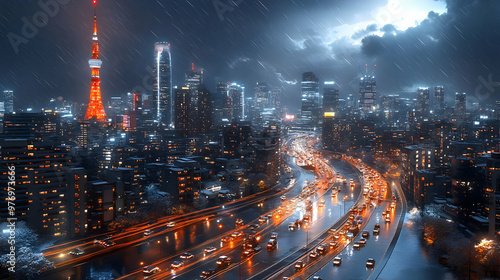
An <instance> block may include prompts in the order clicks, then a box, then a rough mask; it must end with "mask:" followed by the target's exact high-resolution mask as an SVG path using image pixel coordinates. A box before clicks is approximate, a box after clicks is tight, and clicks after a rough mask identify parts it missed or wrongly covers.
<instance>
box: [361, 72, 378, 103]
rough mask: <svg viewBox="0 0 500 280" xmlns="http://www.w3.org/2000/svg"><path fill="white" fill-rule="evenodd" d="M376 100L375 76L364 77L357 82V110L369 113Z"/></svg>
mask: <svg viewBox="0 0 500 280" xmlns="http://www.w3.org/2000/svg"><path fill="white" fill-rule="evenodd" d="M376 99H377V82H376V81H375V76H371V75H364V76H363V77H361V79H360V80H359V108H361V109H363V110H365V111H369V110H372V109H373V106H375V100H376Z"/></svg>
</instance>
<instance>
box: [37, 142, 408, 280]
mask: <svg viewBox="0 0 500 280" xmlns="http://www.w3.org/2000/svg"><path fill="white" fill-rule="evenodd" d="M315 144H317V139H316V138H315V137H310V136H305V135H304V134H297V135H293V136H292V137H290V138H288V139H287V140H286V141H285V145H284V150H285V151H286V152H287V153H288V155H287V156H286V162H287V163H288V166H290V169H291V173H292V174H293V178H287V177H289V176H290V175H286V174H285V175H284V176H283V178H282V179H281V180H280V181H281V183H282V184H280V185H279V186H277V187H276V188H274V189H270V190H267V191H265V192H262V193H258V194H255V195H252V196H249V197H245V198H243V199H239V200H236V201H233V202H231V203H227V204H225V205H222V206H217V207H212V208H210V209H205V210H202V211H197V212H194V213H190V214H186V215H181V216H176V217H167V218H164V219H161V220H159V221H157V222H154V223H152V224H147V223H145V224H141V225H138V226H134V227H131V228H128V229H126V230H125V231H124V232H121V233H116V234H115V235H114V236H112V237H111V240H112V241H113V242H116V244H115V245H113V246H110V247H108V248H104V247H103V246H100V245H94V238H86V239H82V240H76V241H72V242H68V243H65V244H61V245H57V246H54V247H52V248H49V249H48V250H47V251H46V252H45V255H46V256H47V257H48V258H49V259H51V260H52V261H54V262H55V263H56V266H57V269H55V270H53V271H49V272H46V273H44V274H42V275H41V277H39V279H190V280H192V279H201V278H200V276H201V274H203V272H204V271H205V272H209V271H210V270H211V269H213V271H211V272H210V273H211V275H209V276H208V277H207V278H206V279H282V277H283V276H288V277H290V279H307V278H308V277H310V276H312V275H313V274H314V273H315V272H317V273H316V274H314V275H325V277H326V278H324V279H331V278H329V277H331V275H332V273H334V274H335V275H342V277H345V278H342V279H360V277H361V278H368V277H369V276H370V274H371V273H372V272H373V270H365V272H364V273H362V274H360V275H356V276H348V275H344V274H342V273H343V271H344V270H346V271H349V270H350V269H349V267H351V266H352V269H356V268H357V267H359V266H360V264H364V263H365V262H366V258H365V257H366V256H365V255H366V254H367V255H370V254H372V255H373V256H372V257H373V258H376V259H380V258H382V256H381V255H380V256H379V253H383V252H384V251H385V250H386V249H387V247H388V243H390V241H391V240H392V238H391V237H392V236H393V235H394V233H393V231H394V230H395V228H396V224H397V222H391V223H387V224H386V223H385V222H384V223H382V222H381V221H380V219H381V217H380V215H381V214H380V213H381V212H382V211H383V210H385V208H387V207H390V202H391V200H390V194H389V192H386V191H385V190H384V192H383V191H382V189H381V188H382V187H384V189H386V185H383V184H382V183H381V182H382V180H381V179H374V178H371V177H370V178H369V179H370V180H368V177H367V176H368V175H367V174H368V173H370V174H371V175H372V176H373V174H375V172H374V171H372V170H370V169H369V168H368V167H366V166H364V165H363V164H362V163H361V162H360V161H359V160H356V159H352V158H347V159H344V160H338V159H333V158H330V159H325V158H323V155H322V154H321V153H319V152H318V151H316V150H315V149H314V148H313V147H314V146H315ZM299 166H301V167H299ZM355 166H356V167H355ZM360 169H363V170H364V171H365V174H364V178H363V171H360ZM307 170H310V171H307ZM311 171H313V172H314V173H313V172H311ZM377 178H378V177H377ZM350 181H351V183H349V182H350ZM367 181H369V182H375V181H377V183H374V184H371V185H370V188H369V189H368V188H367V186H366V182H367ZM384 182H385V181H384ZM372 185H373V186H372ZM363 189H364V191H363ZM368 190H369V191H370V194H368V193H367V192H368ZM363 192H364V194H363ZM372 192H374V195H372ZM379 192H380V194H381V195H382V193H383V194H384V195H385V197H383V198H384V199H386V200H387V201H385V202H384V201H383V202H381V204H380V205H378V206H377V207H374V206H371V204H372V203H371V202H372V200H373V199H374V197H378V195H377V193H379ZM332 193H334V195H332ZM387 196H389V197H387ZM362 204H365V205H366V206H365V208H366V210H361V209H360V210H359V213H357V212H353V213H354V214H355V215H351V211H350V210H351V207H353V206H356V209H357V207H358V206H359V207H360V208H361V205H362ZM374 205H375V204H374ZM400 207H401V206H400V202H398V203H397V206H396V209H399V208H400ZM393 211H395V210H393ZM398 213H400V212H397V213H396V212H395V213H394V214H393V215H391V219H394V221H396V220H398V219H399V216H398V215H400V214H398ZM356 214H359V215H360V216H359V217H358V218H359V219H363V223H362V224H361V226H360V228H361V229H362V228H363V227H366V229H368V230H370V227H371V228H373V225H374V224H375V223H380V224H381V226H382V227H381V233H380V235H379V236H371V237H370V238H369V239H368V241H367V245H366V247H363V248H361V249H360V250H359V251H356V252H354V250H353V249H352V244H353V243H350V244H349V242H348V241H347V240H346V238H345V234H346V232H347V229H348V228H349V226H347V227H345V223H346V222H349V223H350V225H351V224H352V223H353V221H352V219H353V218H354V216H356ZM263 216H265V217H266V218H265V219H266V220H263V219H264V218H261V217H263ZM308 216H309V217H308ZM349 216H351V217H349ZM259 218H260V220H259ZM306 218H310V220H309V221H307V220H306ZM358 218H356V219H358ZM238 219H242V220H243V222H244V224H243V225H236V221H237V220H238ZM295 221H297V222H298V221H301V222H302V225H300V224H299V225H298V226H297V227H296V228H295V230H290V226H289V224H290V223H292V224H294V222H295ZM169 222H173V223H171V224H170V225H169V226H167V224H168V223H169ZM174 224H175V225H174ZM255 224H257V225H258V227H256V228H255V229H254V230H253V231H252V230H251V229H249V227H250V225H255ZM295 224H297V223H295ZM332 227H333V229H335V230H336V231H337V232H340V233H341V234H343V235H342V236H341V238H340V239H339V240H338V241H339V245H338V246H337V247H335V248H332V250H330V251H329V252H328V254H326V255H325V256H319V257H318V258H316V259H315V260H312V259H310V257H309V253H310V252H312V251H315V250H316V247H317V246H318V245H320V244H321V243H329V241H331V240H333V234H330V233H329V232H328V231H329V230H330V229H331V228H332ZM146 229H148V230H152V231H153V233H152V234H151V235H149V236H145V235H144V231H145V230H146ZM342 229H345V230H344V231H343V230H342ZM235 232H237V233H235ZM271 233H273V234H277V235H278V237H277V238H276V239H277V246H276V248H275V249H273V250H270V251H268V250H267V246H266V245H267V241H268V240H270V239H271ZM391 233H392V235H391ZM232 235H234V238H233V237H231V236H232ZM252 237H256V238H258V239H260V240H259V242H257V243H258V244H255V245H254V246H256V245H258V246H259V247H260V248H261V249H260V250H259V251H257V252H253V251H251V252H250V253H249V255H246V256H243V255H242V254H243V252H244V249H243V248H242V247H243V246H242V244H243V242H244V239H245V238H246V239H249V238H252ZM359 238H360V237H359V236H357V237H356V239H355V240H354V241H357V240H358V239H359ZM223 239H232V240H223ZM247 243H248V242H247ZM384 246H385V249H383V248H384ZM76 247H78V248H82V249H83V250H84V251H85V253H84V254H83V255H81V256H72V255H69V254H68V252H69V251H70V250H73V249H74V248H76ZM207 248H212V249H211V250H210V251H209V250H208V249H207ZM186 252H189V258H188V259H185V258H184V259H183V258H181V255H183V254H184V253H186ZM337 254H339V256H341V257H342V258H343V263H342V266H341V267H333V266H332V265H331V259H333V257H334V256H336V255H337ZM389 255H390V254H389ZM221 256H228V257H230V258H231V259H232V260H231V262H230V263H228V264H227V265H218V264H216V261H217V260H218V259H219V258H220V257H221ZM297 260H303V261H304V262H305V263H306V268H305V269H303V270H301V271H298V272H296V271H295V269H294V264H295V263H296V261H297ZM174 262H175V264H176V265H177V267H173V264H174ZM148 265H150V266H153V267H157V268H158V271H157V273H155V274H152V275H145V274H144V273H143V267H145V266H148ZM377 265H378V263H377V264H376V266H375V269H376V268H377ZM343 267H348V269H341V268H343ZM358 270H359V269H358ZM351 273H352V272H351ZM365 276H366V277H365ZM352 277H354V278H352Z"/></svg>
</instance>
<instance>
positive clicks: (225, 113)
mask: <svg viewBox="0 0 500 280" xmlns="http://www.w3.org/2000/svg"><path fill="white" fill-rule="evenodd" d="M227 88H228V83H224V82H218V83H217V85H216V89H215V98H214V122H215V124H222V123H223V121H222V120H223V119H226V120H227V122H229V121H230V120H231V110H230V108H231V102H230V100H229V96H228V94H227ZM228 103H229V104H228Z"/></svg>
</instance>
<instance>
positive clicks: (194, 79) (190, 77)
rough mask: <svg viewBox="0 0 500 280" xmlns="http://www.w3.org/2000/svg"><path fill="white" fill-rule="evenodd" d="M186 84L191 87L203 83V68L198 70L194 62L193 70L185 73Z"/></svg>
mask: <svg viewBox="0 0 500 280" xmlns="http://www.w3.org/2000/svg"><path fill="white" fill-rule="evenodd" d="M184 79H185V84H186V86H188V87H189V88H193V87H198V85H199V84H202V83H203V70H201V71H196V70H195V68H194V63H192V64H191V70H190V71H188V72H187V73H186V75H184Z"/></svg>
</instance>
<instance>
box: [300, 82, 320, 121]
mask: <svg viewBox="0 0 500 280" xmlns="http://www.w3.org/2000/svg"><path fill="white" fill-rule="evenodd" d="M301 97H302V107H301V116H302V122H303V123H311V122H313V118H314V114H315V113H317V110H318V107H319V80H318V78H316V76H315V75H314V73H313V72H304V73H302V96H301Z"/></svg>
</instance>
